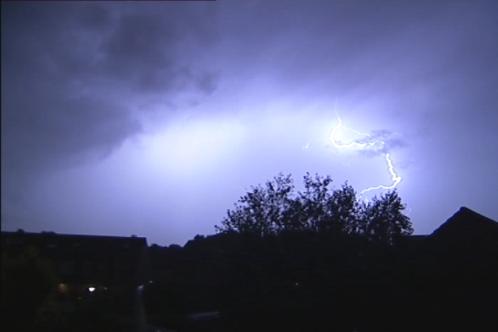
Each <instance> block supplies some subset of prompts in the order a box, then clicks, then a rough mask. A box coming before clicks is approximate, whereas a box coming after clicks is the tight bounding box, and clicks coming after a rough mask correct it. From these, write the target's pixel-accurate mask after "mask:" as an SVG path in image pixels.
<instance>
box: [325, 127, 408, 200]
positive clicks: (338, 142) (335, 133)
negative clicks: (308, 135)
mask: <svg viewBox="0 0 498 332" xmlns="http://www.w3.org/2000/svg"><path fill="white" fill-rule="evenodd" d="M346 133H350V135H349V136H350V137H349V138H345V136H346ZM330 141H331V142H332V145H333V146H334V147H335V148H337V149H341V150H353V151H371V152H377V153H382V155H383V156H384V159H385V160H386V164H387V171H388V172H389V174H390V175H391V180H392V183H391V184H390V185H384V184H380V185H378V186H373V187H368V188H365V189H363V190H362V191H360V194H361V195H362V194H365V193H367V192H369V191H374V190H390V189H394V188H396V186H397V185H398V184H399V183H400V182H401V180H402V178H401V176H399V174H398V172H397V171H396V168H395V167H394V164H393V161H392V159H391V155H390V154H389V153H388V152H386V151H385V150H386V143H385V142H384V141H383V140H382V139H380V138H376V137H372V136H371V135H369V134H367V133H362V132H359V131H356V130H354V129H351V128H348V127H346V126H344V124H343V123H342V120H341V118H340V117H337V123H336V125H335V126H334V128H332V131H331V132H330Z"/></svg>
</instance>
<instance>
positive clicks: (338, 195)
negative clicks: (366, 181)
mask: <svg viewBox="0 0 498 332" xmlns="http://www.w3.org/2000/svg"><path fill="white" fill-rule="evenodd" d="M331 184H332V179H331V178H330V177H329V176H325V177H322V176H319V175H314V176H313V175H311V174H309V173H306V175H305V176H304V178H303V185H304V188H303V190H296V188H295V186H294V181H293V179H292V176H291V175H290V174H289V175H283V174H279V175H277V176H276V177H274V178H273V179H272V180H270V181H267V182H266V183H265V184H264V185H257V186H254V187H252V188H251V190H250V191H249V192H247V193H246V194H244V195H243V196H242V197H240V199H239V200H238V202H237V203H236V204H235V206H234V208H233V209H229V210H228V211H227V216H226V217H225V218H224V219H223V221H222V222H221V226H216V229H217V231H219V232H223V233H228V232H236V233H247V234H253V235H257V236H268V235H278V234H280V233H283V232H299V231H308V232H318V233H333V234H345V235H351V236H353V235H358V236H362V237H365V238H368V239H369V240H372V241H379V242H384V243H389V244H391V243H392V241H393V240H394V239H395V238H396V237H398V236H404V235H410V234H411V233H412V232H413V228H412V224H411V222H410V219H409V218H408V217H407V216H406V215H405V214H404V213H403V211H404V209H405V205H404V204H403V203H402V201H401V198H400V197H399V195H398V193H397V191H396V190H393V191H389V192H387V193H385V194H383V195H381V196H380V197H377V196H375V197H374V198H373V199H371V200H369V201H366V200H363V199H361V198H359V197H358V195H357V194H356V191H355V190H354V189H353V187H352V186H351V185H349V184H348V183H347V182H346V183H345V184H343V185H342V186H341V187H340V188H338V189H333V188H332V187H331Z"/></svg>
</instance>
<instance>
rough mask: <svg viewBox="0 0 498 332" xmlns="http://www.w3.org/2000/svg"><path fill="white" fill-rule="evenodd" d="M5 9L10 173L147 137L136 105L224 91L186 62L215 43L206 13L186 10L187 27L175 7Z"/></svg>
mask: <svg viewBox="0 0 498 332" xmlns="http://www.w3.org/2000/svg"><path fill="white" fill-rule="evenodd" d="M2 6H3V7H4V8H3V9H4V10H3V11H2V83H3V84H2V114H3V120H4V121H3V123H2V127H3V128H2V129H3V130H2V133H3V135H4V137H3V144H4V148H5V150H4V156H5V163H6V165H7V169H9V168H16V169H18V168H21V169H23V168H27V169H29V168H38V167H44V166H46V165H45V164H47V163H48V164H53V163H57V162H64V161H66V159H67V158H66V157H78V156H83V155H84V154H85V153H87V152H89V151H100V152H106V151H109V150H111V149H112V148H113V147H115V146H117V144H119V143H120V142H122V140H123V139H125V138H126V137H129V136H130V135H132V134H134V133H136V132H138V131H140V124H139V123H138V121H137V117H136V114H133V112H135V111H136V110H137V107H136V103H142V104H143V103H144V102H147V101H148V99H147V98H151V97H156V98H159V100H168V98H169V97H170V96H171V95H172V93H173V92H175V91H177V89H196V90H198V91H200V92H206V91H212V90H213V86H214V85H215V78H214V77H215V76H213V74H212V73H210V72H208V71H202V70H201V69H199V68H195V66H194V65H193V62H192V56H191V54H188V53H183V54H182V52H185V48H187V47H188V46H189V43H190V44H193V43H197V44H201V45H202V43H203V42H204V43H208V42H209V41H210V40H212V37H210V36H209V35H208V33H207V32H206V30H209V27H208V26H207V25H206V24H204V23H200V21H199V15H200V14H201V12H199V11H193V10H191V11H189V10H186V9H185V8H181V14H182V15H181V18H178V17H176V16H175V14H179V13H178V10H175V8H171V7H166V6H163V7H159V8H158V7H155V8H154V9H151V8H150V7H147V6H133V5H131V4H130V5H128V6H127V5H123V6H117V5H115V6H99V5H93V4H77V5H75V4H63V3H60V4H59V3H58V4H54V5H52V6H45V5H44V4H15V3H9V4H6V5H5V6H4V5H2ZM200 24H204V26H203V27H202V29H201V28H200V27H199V26H198V25H200ZM201 39H207V41H201Z"/></svg>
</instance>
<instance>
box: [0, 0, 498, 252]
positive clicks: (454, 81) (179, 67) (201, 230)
mask: <svg viewBox="0 0 498 332" xmlns="http://www.w3.org/2000/svg"><path fill="white" fill-rule="evenodd" d="M1 15H2V17H1V18H2V23H1V24H2V26H1V28H2V30H1V42H2V45H1V46H2V49H1V50H2V51H1V52H2V60H1V63H2V68H1V75H2V76H1V83H2V87H1V93H2V95H1V111H2V124H1V125H2V128H1V129H2V131H1V137H2V173H1V175H2V181H1V189H2V193H1V194H2V195H1V203H2V208H1V211H2V229H3V230H16V229H19V228H22V229H24V230H25V231H43V230H45V231H55V232H58V233H82V234H108V235H125V236H130V235H132V234H136V235H140V236H146V237H147V238H148V241H149V243H159V244H169V243H179V244H183V243H185V241H187V240H188V239H190V238H192V237H194V236H195V235H196V234H211V233H214V225H215V224H218V223H219V222H220V221H221V219H222V218H223V217H224V215H225V214H226V210H227V209H228V208H231V207H232V206H233V203H235V202H236V200H237V199H238V198H239V197H240V196H241V195H242V194H244V192H246V191H247V190H249V189H250V188H251V185H256V184H258V183H262V182H264V181H265V180H267V179H270V178H271V177H273V176H275V175H277V174H278V173H279V172H282V173H292V174H293V176H294V178H295V181H296V182H297V183H300V182H301V178H302V176H303V175H304V174H305V172H307V171H309V172H311V173H315V172H317V173H319V174H321V175H330V176H331V177H332V178H333V179H334V185H335V186H336V187H338V186H340V185H341V184H343V183H344V182H345V181H346V180H347V181H348V183H349V184H351V185H353V187H354V188H355V189H356V190H357V191H358V192H359V191H361V190H363V189H365V188H368V187H371V186H377V185H381V184H382V185H386V186H388V185H391V184H392V183H393V180H392V179H391V175H392V174H390V172H389V169H388V165H387V164H386V158H385V155H386V154H387V153H388V154H389V156H390V158H391V160H392V165H393V167H394V171H395V172H396V175H398V176H399V177H401V182H400V183H399V184H398V185H397V188H398V190H399V193H400V195H401V197H402V198H403V200H404V202H405V203H406V204H407V214H408V215H409V217H410V218H411V220H412V222H413V224H414V228H415V232H416V233H429V232H431V231H432V230H433V229H434V228H436V227H437V226H439V224H441V223H442V222H443V221H445V220H446V219H447V218H448V217H450V216H451V215H452V214H453V213H454V212H456V211H457V210H458V208H459V207H460V206H463V205H464V206H467V207H469V208H471V209H474V210H476V211H478V212H480V213H482V214H484V215H486V216H488V217H490V218H493V219H495V220H496V219H498V2H497V1H475V0H468V1H457V0H452V1H410V2H409V1H394V0H393V1H387V0H386V1H331V0H327V1H291V0H282V1H268V0H264V1H242V0H240V1H216V2H201V1H191V2H181V1H178V2H114V1H112V2H107V3H97V2H88V3H85V2H53V3H50V2H43V3H38V2H37V3H14V2H12V3H8V2H3V1H2V14H1ZM339 124H342V127H341V130H342V133H341V136H340V137H339V136H337V137H336V139H340V140H341V142H340V144H342V147H341V146H340V147H338V146H336V145H337V144H335V143H337V142H334V140H333V137H332V136H334V135H332V133H333V132H334V130H337V128H338V126H339ZM334 128H335V129H334ZM351 143H356V146H357V147H358V144H365V143H367V144H368V143H370V144H372V145H371V146H370V148H365V149H363V148H352V149H349V148H347V147H345V145H347V144H351ZM382 192H384V191H383V190H374V191H370V192H368V195H365V197H364V198H365V199H369V198H370V197H371V196H372V195H375V194H377V195H378V194H381V193H382Z"/></svg>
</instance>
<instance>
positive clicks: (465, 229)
mask: <svg viewBox="0 0 498 332" xmlns="http://www.w3.org/2000/svg"><path fill="white" fill-rule="evenodd" d="M497 236H498V222H496V221H494V220H493V219H490V218H488V217H485V216H483V215H482V214H479V213H477V212H475V211H473V210H471V209H469V208H467V207H461V208H460V209H459V210H458V211H457V212H456V213H455V214H454V215H453V216H451V217H450V218H449V219H448V220H446V222H444V223H443V224H442V225H441V226H439V227H438V228H437V229H436V230H435V231H434V232H432V234H431V237H433V238H445V239H449V238H452V239H462V238H474V239H476V238H482V237H485V238H489V237H497Z"/></svg>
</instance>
